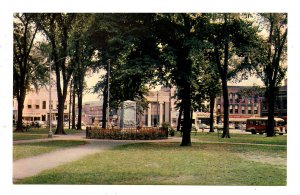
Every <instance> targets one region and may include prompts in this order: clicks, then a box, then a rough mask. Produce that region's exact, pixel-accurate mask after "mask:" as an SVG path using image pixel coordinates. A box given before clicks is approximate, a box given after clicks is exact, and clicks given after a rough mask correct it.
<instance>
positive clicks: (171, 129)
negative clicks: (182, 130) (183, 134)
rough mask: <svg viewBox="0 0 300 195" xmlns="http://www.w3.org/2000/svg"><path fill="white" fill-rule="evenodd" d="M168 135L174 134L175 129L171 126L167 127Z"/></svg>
mask: <svg viewBox="0 0 300 195" xmlns="http://www.w3.org/2000/svg"><path fill="white" fill-rule="evenodd" d="M169 135H170V136H172V137H173V136H174V135H175V129H174V128H173V127H170V128H169Z"/></svg>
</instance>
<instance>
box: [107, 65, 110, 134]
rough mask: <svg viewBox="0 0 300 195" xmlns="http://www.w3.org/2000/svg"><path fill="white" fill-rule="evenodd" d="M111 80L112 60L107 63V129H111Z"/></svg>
mask: <svg viewBox="0 0 300 195" xmlns="http://www.w3.org/2000/svg"><path fill="white" fill-rule="evenodd" d="M109 78H110V60H108V62H107V112H106V113H107V114H106V115H107V120H106V121H107V128H108V129H109V128H110V122H109Z"/></svg>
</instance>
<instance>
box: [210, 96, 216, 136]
mask: <svg viewBox="0 0 300 195" xmlns="http://www.w3.org/2000/svg"><path fill="white" fill-rule="evenodd" d="M215 98H216V95H215V94H210V96H209V99H210V100H209V113H210V116H209V132H212V133H213V132H214V107H215Z"/></svg>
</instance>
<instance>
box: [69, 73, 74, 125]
mask: <svg viewBox="0 0 300 195" xmlns="http://www.w3.org/2000/svg"><path fill="white" fill-rule="evenodd" d="M72 83H73V79H72V80H71V83H70V101H69V129H71V106H72V102H71V101H72Z"/></svg>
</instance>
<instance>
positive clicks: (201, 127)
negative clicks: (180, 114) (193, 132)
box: [199, 123, 209, 129]
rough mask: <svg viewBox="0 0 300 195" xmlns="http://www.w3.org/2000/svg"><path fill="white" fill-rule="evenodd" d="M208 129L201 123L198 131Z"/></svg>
mask: <svg viewBox="0 0 300 195" xmlns="http://www.w3.org/2000/svg"><path fill="white" fill-rule="evenodd" d="M208 128H209V126H208V125H206V124H204V123H201V124H200V125H199V129H208Z"/></svg>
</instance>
